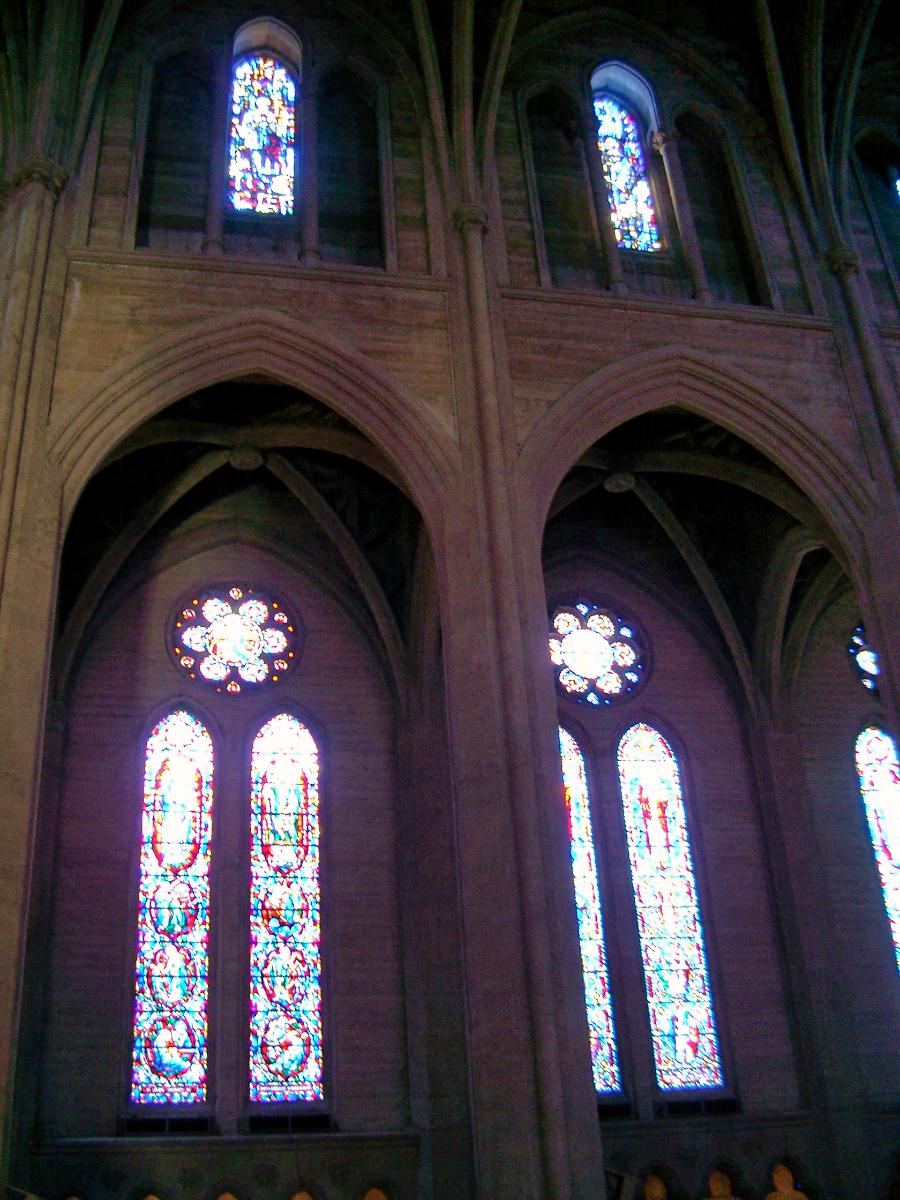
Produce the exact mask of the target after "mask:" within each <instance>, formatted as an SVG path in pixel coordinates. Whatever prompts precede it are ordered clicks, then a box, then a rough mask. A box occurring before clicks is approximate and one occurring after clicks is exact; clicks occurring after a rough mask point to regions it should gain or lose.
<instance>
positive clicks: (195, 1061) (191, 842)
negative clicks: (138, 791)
mask: <svg viewBox="0 0 900 1200" xmlns="http://www.w3.org/2000/svg"><path fill="white" fill-rule="evenodd" d="M212 789H213V747H212V739H211V738H210V736H209V733H208V732H207V730H206V728H205V727H204V726H203V725H202V724H201V723H200V722H199V721H198V720H197V719H196V717H192V716H191V714H190V713H188V712H185V711H184V710H183V709H178V710H176V711H175V712H172V713H169V715H168V716H166V717H164V718H163V719H162V720H161V721H160V722H159V723H158V724H157V725H156V726H155V727H154V729H153V732H152V733H151V734H150V737H149V738H148V739H147V748H146V754H145V758H144V804H143V811H142V817H141V860H140V884H139V890H138V934H137V963H136V969H135V1006H134V1050H133V1055H132V1070H131V1099H132V1101H133V1102H134V1103H136V1104H197V1103H201V1102H202V1101H204V1100H205V1099H206V1087H207V1000H208V993H209V859H210V837H211V834H212V799H213V790H212Z"/></svg>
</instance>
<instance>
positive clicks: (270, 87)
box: [228, 54, 297, 216]
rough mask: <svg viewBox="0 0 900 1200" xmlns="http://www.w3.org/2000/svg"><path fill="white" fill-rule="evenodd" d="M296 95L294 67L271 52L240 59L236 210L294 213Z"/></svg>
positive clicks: (233, 158) (234, 126)
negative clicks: (291, 71) (282, 61)
mask: <svg viewBox="0 0 900 1200" xmlns="http://www.w3.org/2000/svg"><path fill="white" fill-rule="evenodd" d="M296 96H297V85H296V83H295V82H294V78H293V76H292V75H291V73H290V71H289V70H288V69H287V67H285V66H284V65H283V64H282V63H280V62H279V61H278V60H277V59H275V58H272V57H271V56H270V55H268V54H253V55H251V56H250V57H248V58H242V59H240V60H239V61H238V62H236V63H235V66H234V71H233V74H232V79H231V125H230V131H229V136H228V201H229V206H230V207H231V208H232V209H233V210H234V211H236V212H241V213H255V214H257V215H260V216H262V215H272V214H274V215H280V216H290V215H291V214H292V213H293V211H294V130H295V106H296V105H295V102H296Z"/></svg>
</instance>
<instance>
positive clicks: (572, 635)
mask: <svg viewBox="0 0 900 1200" xmlns="http://www.w3.org/2000/svg"><path fill="white" fill-rule="evenodd" d="M645 657H646V656H645V653H644V650H643V638H642V637H641V635H640V634H639V633H638V631H637V628H636V626H635V624H634V622H633V621H631V620H629V619H628V618H627V617H624V616H622V615H621V614H619V613H616V612H615V611H614V610H613V609H611V608H605V607H603V606H602V605H599V604H594V603H592V602H590V601H586V600H579V601H578V602H577V603H576V604H573V605H563V606H562V607H560V608H557V609H556V610H555V612H554V613H553V616H552V618H551V620H550V661H551V662H552V663H553V666H554V667H555V668H556V682H557V686H558V687H559V689H560V691H561V692H562V693H563V694H564V695H567V696H572V697H573V698H574V699H575V700H580V701H582V702H584V703H586V704H598V705H599V704H610V703H611V702H612V701H613V700H616V699H619V698H621V697H624V696H627V695H630V694H631V693H632V692H633V691H634V690H635V688H637V687H638V686H639V685H640V684H641V683H642V681H643V678H644V672H645V667H646V663H645Z"/></svg>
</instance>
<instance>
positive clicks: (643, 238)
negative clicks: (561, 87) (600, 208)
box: [594, 92, 662, 251]
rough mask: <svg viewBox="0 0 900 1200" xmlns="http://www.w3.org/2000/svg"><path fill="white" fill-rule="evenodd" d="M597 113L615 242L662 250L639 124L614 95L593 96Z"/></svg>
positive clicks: (600, 148)
mask: <svg viewBox="0 0 900 1200" xmlns="http://www.w3.org/2000/svg"><path fill="white" fill-rule="evenodd" d="M594 113H595V114H596V117H597V146H598V148H599V150H600V160H601V163H602V166H603V178H604V180H605V182H606V193H607V197H608V199H609V211H610V216H611V217H612V223H613V230H614V231H615V235H616V241H617V242H618V243H619V245H620V246H622V247H623V249H625V250H642V251H655V250H661V249H662V243H661V242H660V240H659V228H658V224H657V220H656V211H655V208H654V205H653V194H652V193H651V191H650V182H649V180H648V179H647V168H646V166H645V164H644V150H643V147H642V146H641V132H640V128H639V127H638V123H637V121H636V120H635V118H634V116H633V115H632V114H631V113H630V112H629V111H628V109H627V108H623V106H622V105H621V104H620V103H619V101H618V100H617V99H616V98H615V97H614V96H610V95H608V94H606V93H602V92H601V93H599V94H598V95H596V96H595V97H594Z"/></svg>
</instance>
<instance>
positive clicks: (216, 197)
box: [202, 43, 231, 256]
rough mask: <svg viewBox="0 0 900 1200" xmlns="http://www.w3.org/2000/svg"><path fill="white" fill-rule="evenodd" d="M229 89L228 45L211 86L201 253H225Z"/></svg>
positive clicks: (220, 56)
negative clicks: (211, 113) (209, 135)
mask: <svg viewBox="0 0 900 1200" xmlns="http://www.w3.org/2000/svg"><path fill="white" fill-rule="evenodd" d="M230 92H231V45H230V43H224V44H223V45H222V46H221V47H220V50H219V55H218V63H217V67H216V78H215V87H214V88H213V119H212V141H211V144H210V153H209V184H208V186H207V193H206V197H207V198H206V236H205V237H204V239H203V247H202V249H203V253H204V254H210V255H214V256H215V255H219V254H224V253H225V178H226V175H227V172H228V150H229V146H228V128H229V123H230V122H229V107H230V106H229V102H228V101H229V95H230Z"/></svg>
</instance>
